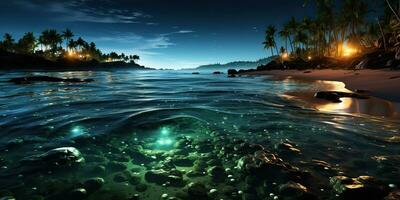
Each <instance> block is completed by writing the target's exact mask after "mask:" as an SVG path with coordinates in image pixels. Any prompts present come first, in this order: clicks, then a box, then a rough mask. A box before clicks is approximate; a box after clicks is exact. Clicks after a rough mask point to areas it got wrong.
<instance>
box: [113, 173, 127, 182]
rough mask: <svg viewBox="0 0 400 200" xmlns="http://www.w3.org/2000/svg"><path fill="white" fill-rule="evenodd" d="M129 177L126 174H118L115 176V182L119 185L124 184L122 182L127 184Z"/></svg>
mask: <svg viewBox="0 0 400 200" xmlns="http://www.w3.org/2000/svg"><path fill="white" fill-rule="evenodd" d="M128 179H129V178H128V177H127V176H126V174H123V173H118V174H115V175H114V179H113V180H114V181H115V182H117V183H122V182H127V181H128Z"/></svg>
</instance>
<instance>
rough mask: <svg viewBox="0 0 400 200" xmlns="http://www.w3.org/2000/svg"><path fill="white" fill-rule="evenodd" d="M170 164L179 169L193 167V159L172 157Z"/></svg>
mask: <svg viewBox="0 0 400 200" xmlns="http://www.w3.org/2000/svg"><path fill="white" fill-rule="evenodd" d="M172 163H173V164H174V165H176V166H180V167H191V166H193V163H194V159H191V158H189V157H187V156H174V157H173V158H172Z"/></svg>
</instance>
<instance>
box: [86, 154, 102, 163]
mask: <svg viewBox="0 0 400 200" xmlns="http://www.w3.org/2000/svg"><path fill="white" fill-rule="evenodd" d="M85 159H86V161H87V162H98V163H103V162H105V161H106V159H105V158H104V157H103V156H100V155H86V156H85Z"/></svg>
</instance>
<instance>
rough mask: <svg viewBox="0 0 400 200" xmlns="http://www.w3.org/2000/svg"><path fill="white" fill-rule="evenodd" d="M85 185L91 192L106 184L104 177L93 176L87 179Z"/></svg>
mask: <svg viewBox="0 0 400 200" xmlns="http://www.w3.org/2000/svg"><path fill="white" fill-rule="evenodd" d="M83 185H84V187H85V189H86V190H87V191H88V192H89V193H91V192H95V191H97V190H99V189H100V188H101V187H102V186H103V185H104V179H103V178H100V177H95V178H91V179H88V180H86V181H85V182H84V183H83Z"/></svg>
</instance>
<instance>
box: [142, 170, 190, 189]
mask: <svg viewBox="0 0 400 200" xmlns="http://www.w3.org/2000/svg"><path fill="white" fill-rule="evenodd" d="M144 178H145V180H146V181H147V182H149V183H156V184H158V185H163V184H166V183H167V184H168V185H169V186H173V187H180V186H183V185H184V184H185V183H184V180H183V177H182V174H181V173H180V172H178V171H169V172H168V171H165V170H150V171H147V172H146V174H145V175H144Z"/></svg>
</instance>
